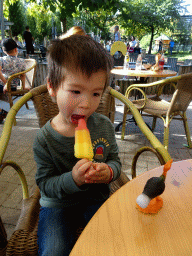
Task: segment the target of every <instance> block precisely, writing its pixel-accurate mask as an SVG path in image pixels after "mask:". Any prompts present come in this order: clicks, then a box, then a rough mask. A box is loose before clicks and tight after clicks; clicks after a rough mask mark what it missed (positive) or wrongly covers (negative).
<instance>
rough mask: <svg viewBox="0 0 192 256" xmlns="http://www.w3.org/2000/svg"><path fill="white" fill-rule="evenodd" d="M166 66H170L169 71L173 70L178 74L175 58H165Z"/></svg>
mask: <svg viewBox="0 0 192 256" xmlns="http://www.w3.org/2000/svg"><path fill="white" fill-rule="evenodd" d="M167 65H169V66H171V68H170V69H171V70H174V71H176V72H178V67H177V58H171V57H168V58H167Z"/></svg>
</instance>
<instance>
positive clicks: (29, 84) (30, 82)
mask: <svg viewBox="0 0 192 256" xmlns="http://www.w3.org/2000/svg"><path fill="white" fill-rule="evenodd" d="M36 64H37V63H36V60H34V59H25V66H26V69H29V68H31V67H33V66H34V68H32V69H31V70H30V71H29V72H27V73H26V74H25V75H26V79H25V87H26V88H30V89H31V88H33V87H34V77H35V71H36Z"/></svg>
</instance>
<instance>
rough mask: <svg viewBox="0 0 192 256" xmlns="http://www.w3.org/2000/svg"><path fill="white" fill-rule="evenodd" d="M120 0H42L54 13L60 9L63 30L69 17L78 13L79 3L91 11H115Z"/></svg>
mask: <svg viewBox="0 0 192 256" xmlns="http://www.w3.org/2000/svg"><path fill="white" fill-rule="evenodd" d="M119 2H120V0H83V1H82V0H73V1H69V0H57V1H55V0H42V3H43V5H44V6H45V7H48V6H49V7H50V10H51V11H52V12H53V13H55V12H56V10H58V14H59V17H60V20H61V22H62V24H63V30H64V31H63V32H66V30H67V17H72V16H73V14H74V13H76V11H77V7H78V6H79V5H81V8H84V9H88V10H89V11H90V12H94V11H96V10H99V9H103V10H107V9H113V11H117V9H118V7H119Z"/></svg>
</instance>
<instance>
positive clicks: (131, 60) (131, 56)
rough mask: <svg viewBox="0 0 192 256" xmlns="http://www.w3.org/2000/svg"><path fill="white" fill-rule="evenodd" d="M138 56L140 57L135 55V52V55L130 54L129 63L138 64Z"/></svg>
mask: <svg viewBox="0 0 192 256" xmlns="http://www.w3.org/2000/svg"><path fill="white" fill-rule="evenodd" d="M138 55H139V54H138V53H134V52H133V53H130V54H129V61H130V62H136V61H137V58H138Z"/></svg>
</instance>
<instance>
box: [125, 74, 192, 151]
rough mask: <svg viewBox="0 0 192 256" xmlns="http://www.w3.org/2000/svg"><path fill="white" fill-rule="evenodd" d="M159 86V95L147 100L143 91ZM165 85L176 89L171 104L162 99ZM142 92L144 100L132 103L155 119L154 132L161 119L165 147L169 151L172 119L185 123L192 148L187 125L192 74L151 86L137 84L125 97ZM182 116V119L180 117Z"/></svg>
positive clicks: (130, 88) (191, 145)
mask: <svg viewBox="0 0 192 256" xmlns="http://www.w3.org/2000/svg"><path fill="white" fill-rule="evenodd" d="M157 85H158V92H157V95H156V96H154V97H151V98H147V96H146V94H145V93H144V91H143V90H142V89H143V88H149V87H152V86H157ZM165 85H172V86H174V87H175V88H176V90H175V92H174V94H173V96H172V99H171V101H170V102H168V101H165V100H163V99H161V98H160V95H161V94H162V91H163V87H164V86H165ZM141 87H143V88H141ZM135 89H137V90H140V92H142V94H143V96H144V99H140V100H135V101H132V103H133V104H134V106H135V107H137V109H138V110H140V111H142V115H143V116H151V117H153V124H152V130H154V129H155V125H156V120H157V118H161V119H162V120H163V122H164V146H165V148H166V149H168V144H169V125H170V122H171V121H172V119H177V120H181V121H183V123H184V128H185V133H186V136H187V142H188V147H189V148H192V143H191V137H190V131H189V127H188V123H187V117H186V110H187V108H188V106H189V104H190V102H191V101H192V73H189V74H184V75H181V76H176V77H172V78H169V79H165V80H161V81H157V82H154V83H151V84H143V85H139V84H135V85H132V86H130V87H129V88H128V89H127V91H126V94H125V96H126V97H128V98H129V94H130V92H131V91H132V90H135ZM127 111H128V109H127V108H126V107H125V109H124V116H123V127H122V139H124V134H125V123H126V115H127ZM179 116H180V117H179Z"/></svg>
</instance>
